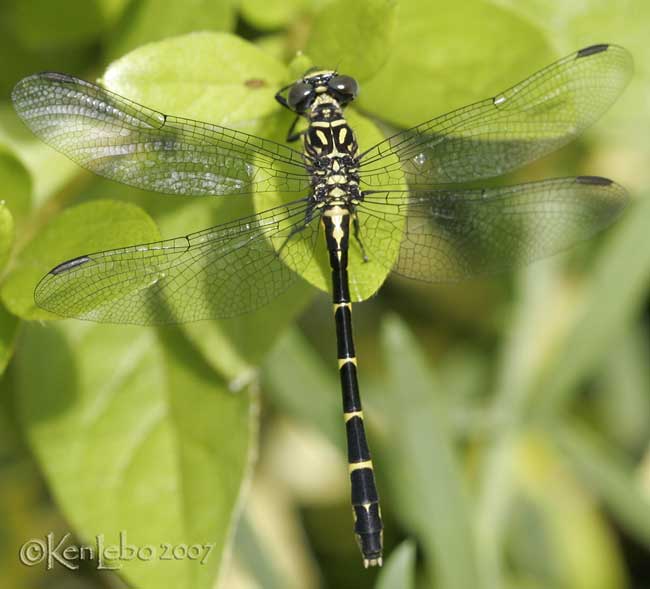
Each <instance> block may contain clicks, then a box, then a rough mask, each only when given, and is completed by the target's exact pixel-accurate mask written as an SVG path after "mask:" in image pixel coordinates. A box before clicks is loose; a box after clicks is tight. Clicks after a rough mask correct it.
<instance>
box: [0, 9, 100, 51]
mask: <svg viewBox="0 0 650 589" xmlns="http://www.w3.org/2000/svg"><path fill="white" fill-rule="evenodd" d="M5 11H6V13H5V18H7V19H8V22H9V23H10V24H11V28H12V31H13V33H14V35H15V36H16V37H17V38H18V39H19V40H20V42H21V43H22V44H23V45H24V46H25V47H27V48H29V49H30V50H32V51H44V52H47V51H51V50H53V49H59V48H64V47H74V46H78V45H82V44H89V43H91V42H92V41H93V40H94V39H95V38H96V37H98V36H99V34H100V32H101V31H102V29H103V27H104V25H105V22H104V19H103V17H102V13H101V10H100V9H99V7H98V6H97V2H95V0H66V1H65V2H51V1H50V0H10V1H9V3H8V6H7V7H6V8H5Z"/></svg>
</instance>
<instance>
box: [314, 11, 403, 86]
mask: <svg viewBox="0 0 650 589" xmlns="http://www.w3.org/2000/svg"><path fill="white" fill-rule="evenodd" d="M397 5H398V3H397V2H396V1H395V0H357V1H355V2H346V1H345V0H335V1H334V2H330V3H328V4H326V5H325V6H323V8H322V10H321V11H320V13H319V14H318V15H317V16H316V18H315V19H314V22H313V23H312V28H311V35H310V37H309V40H308V42H307V47H306V51H307V53H308V54H309V55H310V57H311V58H312V59H313V60H314V62H315V63H317V64H318V66H319V67H322V68H324V69H328V68H330V69H336V70H337V71H339V72H341V73H344V74H347V75H350V76H353V77H356V78H358V79H359V80H361V81H363V80H367V79H368V78H371V77H372V76H374V75H375V74H376V72H377V71H379V70H380V68H381V67H382V66H383V65H384V64H385V63H386V61H387V60H388V57H389V55H390V54H391V53H393V52H394V51H395V49H396V47H394V38H395V34H394V33H395V24H396V16H397Z"/></svg>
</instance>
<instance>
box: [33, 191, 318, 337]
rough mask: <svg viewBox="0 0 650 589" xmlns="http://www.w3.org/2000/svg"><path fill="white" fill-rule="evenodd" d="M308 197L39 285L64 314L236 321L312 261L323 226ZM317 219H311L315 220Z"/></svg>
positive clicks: (73, 266) (51, 276) (141, 320)
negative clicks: (310, 209) (311, 210)
mask: <svg viewBox="0 0 650 589" xmlns="http://www.w3.org/2000/svg"><path fill="white" fill-rule="evenodd" d="M306 209H307V205H306V202H305V201H304V200H301V201H298V202H296V203H293V204H289V205H285V206H281V207H276V208H274V209H271V210H268V211H266V212H263V213H259V214H257V215H252V216H250V217H246V218H243V219H238V220H237V221H233V222H231V223H225V224H223V225H218V226H216V227H213V228H211V229H206V230H204V231H200V232H198V233H193V234H191V235H187V236H185V237H178V238H175V239H169V240H165V241H160V242H157V243H150V244H144V245H137V246H132V247H125V248H121V249H115V250H110V251H105V252H99V253H94V254H88V255H85V256H80V257H78V258H75V259H73V260H69V261H67V262H64V263H62V264H59V265H58V266H57V267H56V268H54V269H52V270H51V271H50V272H49V273H48V274H47V275H46V276H45V277H44V278H43V279H42V280H41V282H40V283H39V284H38V286H37V287H36V291H35V294H34V298H35V300H36V303H37V304H38V305H39V306H40V307H42V308H44V309H46V310H48V311H51V312H53V313H56V314H57V315H61V316H63V317H77V318H79V319H87V320H91V321H99V322H106V323H135V324H140V325H153V324H165V323H184V322H187V321H197V320H200V319H212V318H217V317H231V316H235V315H239V314H242V313H246V312H249V311H252V310H254V309H257V308H259V307H262V306H263V305H265V304H266V303H268V302H270V301H271V300H272V299H273V298H275V297H276V296H278V295H279V294H281V293H282V292H283V291H285V290H286V289H287V288H288V287H289V286H290V285H291V284H292V283H293V282H294V281H295V280H296V278H297V276H298V275H297V274H296V273H295V272H294V271H293V270H291V269H290V268H289V267H288V263H290V265H291V267H292V268H294V269H296V271H300V269H302V268H304V267H305V266H306V265H307V264H308V263H309V261H310V259H311V256H312V252H313V249H314V245H315V240H316V236H317V234H318V223H317V221H315V220H313V221H310V222H307V217H306V216H305V215H306ZM310 218H311V217H310Z"/></svg>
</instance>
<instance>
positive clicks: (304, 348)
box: [262, 329, 345, 453]
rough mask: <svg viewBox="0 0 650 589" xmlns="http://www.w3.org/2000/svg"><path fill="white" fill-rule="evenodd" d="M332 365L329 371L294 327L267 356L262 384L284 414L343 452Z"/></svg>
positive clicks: (334, 374)
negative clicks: (320, 434) (315, 430)
mask: <svg viewBox="0 0 650 589" xmlns="http://www.w3.org/2000/svg"><path fill="white" fill-rule="evenodd" d="M334 368H335V365H334V364H333V365H332V367H331V370H329V369H328V367H327V366H326V365H325V363H324V362H323V361H322V360H321V358H319V357H318V356H317V354H316V353H315V351H314V349H313V348H312V347H311V345H310V344H309V342H308V341H307V340H306V339H305V337H304V336H303V335H301V334H300V332H299V331H298V330H296V329H293V330H291V331H289V332H287V333H286V334H285V335H284V336H283V337H282V338H281V339H280V340H278V342H277V343H276V345H275V346H274V347H273V349H272V350H271V352H270V353H269V355H268V357H267V358H266V360H265V362H264V366H263V369H262V386H263V388H264V391H265V392H266V394H267V395H268V396H269V397H270V398H271V399H272V402H273V403H274V404H275V405H276V406H277V407H279V408H280V409H281V410H282V412H283V413H286V414H288V415H290V416H292V417H294V418H296V420H298V421H299V422H302V423H308V424H310V425H312V426H313V427H315V428H317V429H318V430H319V431H320V432H321V433H322V434H323V435H325V437H326V438H327V439H328V440H329V441H330V442H332V444H333V445H335V446H336V447H337V448H339V449H340V450H341V452H342V453H344V451H345V438H344V435H343V428H342V427H341V410H342V409H341V401H340V398H339V393H338V391H339V388H340V384H339V382H338V380H337V378H336V372H335V370H334ZM306 391H308V392H309V394H305V392H306Z"/></svg>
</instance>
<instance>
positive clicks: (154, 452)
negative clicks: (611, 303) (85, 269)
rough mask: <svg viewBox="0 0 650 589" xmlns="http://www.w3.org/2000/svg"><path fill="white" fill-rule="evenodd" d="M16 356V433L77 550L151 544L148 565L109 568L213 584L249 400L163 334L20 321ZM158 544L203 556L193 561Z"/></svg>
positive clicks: (187, 586)
mask: <svg viewBox="0 0 650 589" xmlns="http://www.w3.org/2000/svg"><path fill="white" fill-rule="evenodd" d="M44 358H46V359H47V361H45V362H44V361H43V359H44ZM17 359H18V363H17V367H16V369H17V374H16V385H17V388H16V395H17V399H18V402H19V413H20V419H21V423H22V426H23V428H24V430H25V432H26V435H27V438H28V440H29V443H30V446H31V448H32V450H33V452H34V454H35V456H36V457H37V459H38V461H39V463H40V465H41V468H42V470H43V472H44V474H45V476H46V478H47V480H48V483H49V485H50V488H51V490H52V492H53V494H54V497H55V498H56V500H57V502H58V504H59V505H60V507H61V508H62V510H63V512H64V513H65V515H66V518H67V519H68V521H69V522H70V523H71V524H72V525H73V527H74V529H75V530H76V533H77V535H78V536H79V537H80V538H81V539H82V541H83V542H84V544H88V543H93V542H95V539H96V537H97V536H98V535H102V536H103V538H104V542H105V544H106V545H109V544H118V543H119V540H120V533H122V534H125V535H126V540H127V542H128V543H129V544H132V545H135V546H138V547H142V546H145V545H152V546H154V547H155V550H156V551H157V552H156V557H155V561H154V562H151V561H147V560H143V559H138V558H136V559H133V560H121V561H117V562H116V563H114V564H116V565H117V566H119V567H120V572H121V574H123V575H124V576H125V577H126V578H127V580H128V581H129V584H130V585H132V586H137V587H140V588H142V589H147V588H157V587H175V588H178V589H202V588H205V589H208V588H211V587H213V586H214V583H215V579H216V577H217V574H218V572H219V569H220V566H221V562H222V558H223V552H224V550H225V549H226V547H227V544H228V542H229V541H230V536H231V534H230V528H231V526H232V523H233V517H234V516H235V515H236V514H237V511H236V505H237V503H238V498H239V494H240V490H241V486H242V483H243V482H244V480H245V479H246V477H247V475H248V471H249V468H248V464H249V448H250V445H251V440H250V436H251V431H253V432H254V431H255V428H251V425H252V424H251V422H250V420H251V416H252V415H253V413H252V412H251V411H250V407H249V405H250V400H249V396H248V395H246V394H241V395H232V394H230V393H228V392H227V390H226V388H225V386H224V383H223V382H222V381H220V380H219V379H218V378H217V377H216V375H215V374H214V373H213V372H212V371H211V370H210V369H209V368H208V367H207V366H206V365H205V363H203V362H202V361H201V360H200V358H198V357H197V356H196V355H192V354H191V353H190V351H189V348H188V346H187V344H186V342H185V341H184V339H183V337H182V334H181V333H180V332H178V330H175V329H168V330H161V331H158V332H157V331H155V330H154V329H150V328H137V327H132V326H129V327H125V326H106V325H93V324H88V323H81V322H67V323H65V324H64V323H60V324H57V325H56V326H49V327H47V328H43V327H38V326H36V325H30V326H28V328H27V329H26V330H25V333H24V339H22V341H21V345H20V349H19V351H18V355H17ZM35 366H38V367H39V369H38V370H34V367H35ZM164 544H170V545H171V546H172V547H173V546H178V545H181V544H186V545H187V546H194V545H200V546H206V545H207V546H209V545H213V548H212V550H211V553H210V556H209V557H208V558H207V561H206V563H205V564H201V563H200V561H199V560H192V559H190V558H184V557H183V558H179V559H173V558H172V559H171V560H169V559H165V558H164V557H162V556H161V552H160V551H161V550H162V545H164ZM181 550H182V548H181ZM197 550H198V549H197ZM206 551H207V550H206V549H201V552H206Z"/></svg>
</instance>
